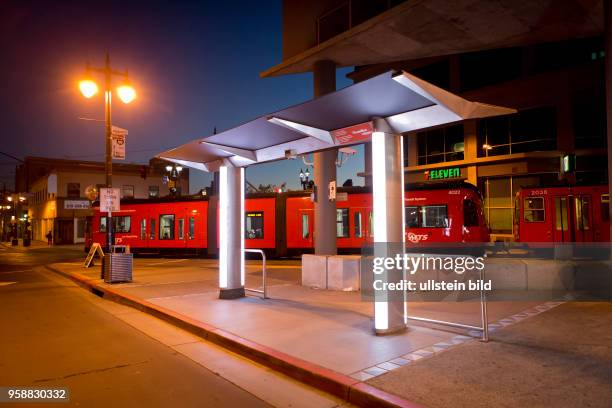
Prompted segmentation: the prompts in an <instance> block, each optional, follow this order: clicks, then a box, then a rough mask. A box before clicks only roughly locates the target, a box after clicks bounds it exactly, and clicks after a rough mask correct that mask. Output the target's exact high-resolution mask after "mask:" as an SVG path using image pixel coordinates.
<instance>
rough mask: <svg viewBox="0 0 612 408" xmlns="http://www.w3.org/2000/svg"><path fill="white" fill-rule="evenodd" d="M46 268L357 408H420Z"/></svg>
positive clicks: (84, 278)
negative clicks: (357, 407)
mask: <svg viewBox="0 0 612 408" xmlns="http://www.w3.org/2000/svg"><path fill="white" fill-rule="evenodd" d="M45 267H46V268H47V269H48V270H50V271H52V272H55V273H57V274H59V275H62V276H64V277H66V278H68V279H70V280H72V281H74V282H75V283H77V284H78V285H79V286H81V287H84V288H85V289H88V290H89V291H90V292H92V293H94V294H95V295H98V296H100V297H102V298H104V299H107V300H110V301H113V302H116V303H120V304H123V305H126V306H130V307H132V308H135V309H137V310H139V311H141V312H145V313H148V314H150V315H152V316H155V317H157V318H159V319H162V320H164V321H166V322H168V323H170V324H172V325H174V326H176V327H179V328H181V329H183V330H186V331H188V332H190V333H192V334H195V335H196V336H198V337H201V338H203V339H204V340H207V341H210V342H211V343H214V344H216V345H218V346H221V347H223V348H225V349H227V350H230V351H232V352H234V353H236V354H239V355H241V356H243V357H246V358H248V359H250V360H253V361H255V362H257V363H259V364H262V365H264V366H266V367H268V368H271V369H273V370H275V371H278V372H280V373H282V374H285V375H286V376H288V377H291V378H293V379H295V380H297V381H300V382H302V383H304V384H307V385H310V386H312V387H315V388H317V389H320V390H322V391H325V392H327V393H329V394H331V395H334V396H336V397H338V398H341V399H343V400H344V401H347V402H349V403H351V404H354V405H357V406H360V407H389V408H390V407H402V408H421V406H420V405H418V404H416V403H414V402H411V401H408V400H405V399H403V398H401V397H398V396H396V395H393V394H390V393H388V392H386V391H383V390H381V389H378V388H376V387H373V386H371V385H369V384H367V383H364V382H361V381H358V380H356V379H354V378H352V377H349V376H347V375H344V374H341V373H338V372H336V371H333V370H330V369H329V368H325V367H322V366H320V365H317V364H314V363H311V362H308V361H306V360H302V359H300V358H297V357H293V356H290V355H288V354H285V353H283V352H280V351H278V350H275V349H272V348H270V347H267V346H264V345H261V344H259V343H255V342H253V341H250V340H247V339H245V338H242V337H239V336H237V335H235V334H232V333H229V332H227V331H225V330H223V329H219V328H217V327H215V326H212V325H210V324H207V323H204V322H201V321H199V320H196V319H192V318H190V317H188V316H185V315H183V314H180V313H177V312H175V311H173V310H170V309H167V308H165V307H162V306H158V305H155V304H153V303H151V302H148V301H146V300H144V299H139V298H137V297H134V296H131V295H128V294H125V293H120V292H119V291H117V290H115V289H113V288H111V287H107V286H102V285H100V284H99V283H97V282H96V280H97V279H92V278H89V277H87V276H85V275H83V274H80V273H70V272H64V271H62V270H59V269H57V268H55V267H53V266H50V265H46V266H45Z"/></svg>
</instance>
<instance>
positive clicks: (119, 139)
mask: <svg viewBox="0 0 612 408" xmlns="http://www.w3.org/2000/svg"><path fill="white" fill-rule="evenodd" d="M127 135H128V131H127V130H126V129H121V128H120V127H117V126H113V127H112V132H111V139H112V152H113V159H119V160H125V139H126V138H127Z"/></svg>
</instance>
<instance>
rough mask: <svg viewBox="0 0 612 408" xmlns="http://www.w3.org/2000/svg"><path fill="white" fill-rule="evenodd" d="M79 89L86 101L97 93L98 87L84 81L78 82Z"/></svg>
mask: <svg viewBox="0 0 612 408" xmlns="http://www.w3.org/2000/svg"><path fill="white" fill-rule="evenodd" d="M79 89H80V90H81V93H82V94H83V96H84V97H86V98H87V99H89V98H91V97H92V96H94V95H95V94H97V93H98V85H96V83H95V82H94V81H92V80H91V79H84V80H82V81H81V82H79Z"/></svg>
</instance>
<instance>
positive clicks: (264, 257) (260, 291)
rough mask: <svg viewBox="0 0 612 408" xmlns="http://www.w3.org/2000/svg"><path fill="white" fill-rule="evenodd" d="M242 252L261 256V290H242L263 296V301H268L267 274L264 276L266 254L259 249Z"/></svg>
mask: <svg viewBox="0 0 612 408" xmlns="http://www.w3.org/2000/svg"><path fill="white" fill-rule="evenodd" d="M244 252H251V253H255V254H261V269H262V275H263V277H262V281H263V290H259V289H249V288H246V287H245V288H244V290H248V291H249V292H256V293H261V294H263V298H264V299H269V297H268V284H267V274H266V253H265V252H264V251H263V250H261V249H245V250H244Z"/></svg>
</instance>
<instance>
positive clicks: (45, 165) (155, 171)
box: [15, 157, 189, 244]
mask: <svg viewBox="0 0 612 408" xmlns="http://www.w3.org/2000/svg"><path fill="white" fill-rule="evenodd" d="M167 164H168V163H167V162H164V161H162V160H158V159H152V160H151V161H150V162H149V165H140V164H117V163H114V164H113V186H114V187H115V188H120V190H121V198H157V197H163V196H167V195H168V194H169V189H168V184H167V182H165V180H164V176H168V171H167V170H166V168H165V167H166V165H167ZM105 180H106V173H105V168H104V163H99V162H83V161H76V160H63V159H50V158H41V157H27V158H26V159H25V160H24V164H22V165H20V166H19V167H18V169H17V173H16V182H15V185H16V186H18V187H19V188H20V189H22V191H27V194H25V196H26V197H27V211H28V219H29V222H30V224H31V230H32V238H33V239H35V240H46V235H47V234H48V233H49V232H51V233H52V235H53V241H54V243H56V244H77V243H81V242H84V240H85V231H86V228H87V224H86V220H87V217H88V216H90V215H92V209H91V202H90V200H89V199H88V198H87V196H86V189H87V188H89V187H96V188H98V189H99V188H100V187H105ZM181 191H186V192H189V171H188V169H185V170H183V171H181V173H180V177H179V179H178V181H177V193H178V194H180V193H181Z"/></svg>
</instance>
